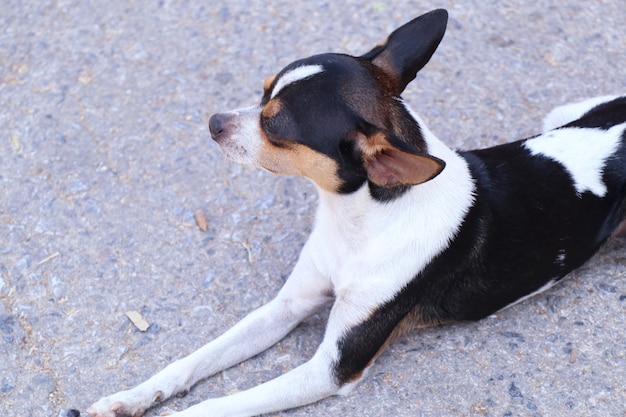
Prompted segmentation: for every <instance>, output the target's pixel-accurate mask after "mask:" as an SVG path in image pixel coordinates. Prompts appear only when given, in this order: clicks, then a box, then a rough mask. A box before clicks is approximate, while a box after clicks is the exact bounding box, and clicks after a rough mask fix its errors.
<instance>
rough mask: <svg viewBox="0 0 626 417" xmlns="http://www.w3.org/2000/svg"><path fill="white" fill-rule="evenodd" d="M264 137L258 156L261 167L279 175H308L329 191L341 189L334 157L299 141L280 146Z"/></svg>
mask: <svg viewBox="0 0 626 417" xmlns="http://www.w3.org/2000/svg"><path fill="white" fill-rule="evenodd" d="M264 139H265V140H264V144H263V147H262V148H261V151H260V152H259V158H258V164H259V165H260V166H261V167H263V168H265V169H266V170H268V171H270V172H273V173H274V174H278V175H297V176H302V177H307V178H309V179H310V180H312V181H313V182H315V183H316V184H317V185H318V186H319V187H321V188H323V189H324V190H327V191H332V192H336V191H337V190H338V189H339V187H340V185H341V180H340V179H339V177H338V176H337V170H338V166H337V162H335V161H334V160H333V159H332V158H329V157H328V156H326V155H324V154H322V153H319V152H316V151H314V150H313V149H311V148H309V147H307V146H304V145H301V144H299V143H295V142H293V143H286V144H285V146H284V147H279V146H276V145H273V144H272V143H270V142H269V140H267V138H264Z"/></svg>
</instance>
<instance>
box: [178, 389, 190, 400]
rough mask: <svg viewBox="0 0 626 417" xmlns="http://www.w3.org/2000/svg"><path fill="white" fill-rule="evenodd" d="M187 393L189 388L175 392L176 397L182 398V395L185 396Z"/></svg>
mask: <svg viewBox="0 0 626 417" xmlns="http://www.w3.org/2000/svg"><path fill="white" fill-rule="evenodd" d="M187 394H189V390H186V389H184V390H182V391H181V392H179V393H178V394H176V398H183V397H186V396H187Z"/></svg>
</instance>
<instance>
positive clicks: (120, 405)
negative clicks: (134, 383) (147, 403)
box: [87, 391, 145, 417]
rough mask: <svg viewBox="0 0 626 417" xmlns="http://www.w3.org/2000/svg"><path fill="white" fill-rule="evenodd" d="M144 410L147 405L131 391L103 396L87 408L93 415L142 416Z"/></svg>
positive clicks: (98, 416) (93, 416) (107, 416)
mask: <svg viewBox="0 0 626 417" xmlns="http://www.w3.org/2000/svg"><path fill="white" fill-rule="evenodd" d="M144 411H145V407H143V406H142V405H141V404H140V403H139V402H138V401H137V397H136V396H135V395H132V393H131V392H130V391H122V392H118V393H117V394H114V395H111V396H109V397H104V398H101V399H100V400H99V401H98V402H96V403H95V404H93V405H92V406H91V407H89V408H88V409H87V413H88V414H89V415H90V416H91V417H140V416H141V415H142V414H143V413H144Z"/></svg>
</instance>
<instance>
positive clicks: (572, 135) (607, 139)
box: [524, 123, 626, 197]
mask: <svg viewBox="0 0 626 417" xmlns="http://www.w3.org/2000/svg"><path fill="white" fill-rule="evenodd" d="M624 129H626V123H622V124H619V125H616V126H613V127H612V128H610V129H608V130H602V129H591V128H577V127H568V128H563V129H558V130H553V131H551V132H548V133H546V134H544V135H541V136H539V137H536V138H534V139H529V140H527V141H526V142H525V143H524V146H525V147H526V148H527V149H528V150H530V152H531V154H532V155H543V156H545V157H547V158H550V159H552V160H554V161H556V162H559V163H560V164H561V165H563V167H564V168H565V169H566V170H567V172H569V174H570V176H571V177H572V180H573V181H574V187H575V188H576V192H577V193H578V194H582V193H583V192H585V191H591V192H592V193H594V194H595V195H597V196H598V197H604V195H605V194H606V192H607V189H606V185H605V184H604V182H603V181H602V173H603V171H604V165H605V164H606V161H607V160H608V159H609V157H611V155H613V154H614V153H615V152H616V151H617V149H618V148H619V146H620V144H621V139H622V136H623V134H624Z"/></svg>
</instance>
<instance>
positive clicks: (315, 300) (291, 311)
mask: <svg viewBox="0 0 626 417" xmlns="http://www.w3.org/2000/svg"><path fill="white" fill-rule="evenodd" d="M330 294H331V290H330V283H329V281H328V280H327V279H325V278H324V277H322V276H321V275H320V274H319V272H317V269H316V268H315V266H314V264H313V262H312V261H311V260H310V257H309V255H308V251H307V250H306V246H305V249H304V250H303V252H302V254H301V255H300V259H299V260H298V263H297V264H296V266H295V268H294V270H293V272H292V274H291V275H290V277H289V279H288V280H287V282H286V283H285V285H284V287H283V288H282V289H281V291H280V292H279V294H278V295H277V296H276V298H275V299H274V300H272V301H271V302H269V303H268V304H266V305H264V306H262V307H261V308H259V309H257V310H256V311H254V312H252V313H250V314H249V315H248V316H246V317H245V318H244V319H243V320H241V321H240V322H239V323H237V324H236V325H235V326H234V327H232V328H231V329H230V330H228V331H227V332H226V333H224V334H223V335H222V336H220V337H218V338H217V339H215V340H214V341H212V342H210V343H208V344H207V345H205V346H203V347H202V348H200V349H199V350H197V351H195V352H194V353H192V354H191V355H189V356H187V357H185V358H183V359H180V360H178V361H176V362H174V363H172V364H170V365H169V366H167V367H166V368H165V369H163V370H162V371H160V372H159V373H157V374H156V375H154V376H153V377H151V378H150V379H148V380H147V381H145V382H144V383H142V384H140V385H138V386H136V387H135V388H132V389H130V390H126V391H121V392H118V393H116V394H114V395H111V396H109V397H104V398H102V399H101V400H99V401H98V402H96V403H95V404H94V405H92V406H91V407H90V408H89V409H88V410H87V412H88V413H89V414H91V415H92V416H96V417H116V416H117V417H122V416H140V415H141V414H143V412H144V411H145V410H146V409H147V408H149V407H150V406H152V405H154V404H155V403H157V402H160V401H162V400H164V399H166V398H168V397H171V396H172V395H174V394H177V393H180V392H186V391H187V390H189V388H190V387H191V386H192V385H194V384H195V383H196V382H197V381H199V380H200V379H203V378H206V377H208V376H211V375H213V374H215V373H217V372H219V371H221V370H224V369H226V368H229V367H231V366H233V365H235V364H237V363H239V362H241V361H243V360H245V359H248V358H250V357H252V356H254V355H256V354H257V353H259V352H262V351H264V350H265V349H267V348H269V347H270V346H272V345H274V344H275V343H276V342H278V341H279V340H280V339H282V338H283V337H284V336H285V335H286V334H287V333H289V332H290V331H291V330H292V329H293V328H294V327H296V325H297V324H298V323H300V322H301V321H302V320H303V319H305V318H306V317H308V316H309V315H311V314H313V313H314V312H316V311H318V310H319V309H320V308H321V307H322V306H324V305H325V304H327V303H328V302H329V301H330V300H331V298H330Z"/></svg>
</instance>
